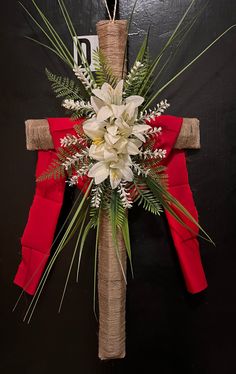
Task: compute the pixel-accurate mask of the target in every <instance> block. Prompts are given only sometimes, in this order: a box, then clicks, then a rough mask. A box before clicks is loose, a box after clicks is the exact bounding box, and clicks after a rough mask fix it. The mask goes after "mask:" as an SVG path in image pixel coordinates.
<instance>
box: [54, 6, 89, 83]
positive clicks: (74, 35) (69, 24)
mask: <svg viewBox="0 0 236 374" xmlns="http://www.w3.org/2000/svg"><path fill="white" fill-rule="evenodd" d="M57 2H58V4H59V6H60V9H61V12H62V15H63V18H64V20H65V23H66V26H67V29H68V31H69V33H70V35H71V38H72V40H73V38H75V39H76V43H75V47H76V49H77V52H78V54H79V57H80V59H81V61H82V63H83V65H84V68H85V69H86V72H87V74H89V76H90V79H91V81H92V82H93V83H95V80H94V76H93V73H92V71H91V69H90V67H89V64H88V61H87V59H86V57H85V55H84V52H83V50H82V48H81V45H80V42H79V40H78V38H77V33H76V30H75V28H74V25H73V22H72V20H71V18H70V15H69V13H68V10H67V8H66V6H65V4H64V1H63V0H57Z"/></svg>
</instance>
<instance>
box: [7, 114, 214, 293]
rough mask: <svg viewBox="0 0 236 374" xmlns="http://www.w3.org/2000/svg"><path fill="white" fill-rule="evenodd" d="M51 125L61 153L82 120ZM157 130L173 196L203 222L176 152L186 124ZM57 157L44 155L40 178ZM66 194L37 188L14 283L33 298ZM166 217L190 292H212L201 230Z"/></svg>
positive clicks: (176, 121)
mask: <svg viewBox="0 0 236 374" xmlns="http://www.w3.org/2000/svg"><path fill="white" fill-rule="evenodd" d="M48 122H49V126H50V131H51V135H52V138H53V143H54V147H55V149H57V147H58V146H60V138H62V137H63V136H65V135H66V134H68V133H70V134H72V133H74V130H73V126H74V125H75V124H81V123H82V120H79V121H74V122H73V121H71V120H70V119H68V118H49V119H48ZM151 125H152V126H158V127H159V126H161V127H162V129H163V131H162V134H161V135H160V136H158V137H157V139H156V143H155V147H156V148H162V149H166V151H167V156H166V158H165V161H164V164H165V165H166V167H167V174H168V189H169V192H170V193H171V194H172V195H173V196H174V197H176V198H177V199H178V200H179V201H180V202H181V203H182V205H184V206H185V207H186V208H187V209H188V210H189V212H190V213H191V214H192V215H193V217H195V219H196V220H197V218H198V217H197V210H196V208H195V204H194V201H193V196H192V192H191V189H190V186H189V181H188V173H187V167H186V161H185V154H184V151H179V150H174V149H173V147H174V144H175V142H176V139H177V137H178V134H179V131H180V128H181V125H182V118H180V117H173V116H160V117H157V118H156V119H155V120H152V121H151ZM53 157H55V153H54V151H40V152H39V156H38V164H37V170H36V175H40V174H41V173H42V172H43V171H44V170H45V169H46V168H47V166H48V165H49V164H50V162H51V160H52V159H53ZM85 181H87V178H83V179H82V178H81V179H80V180H79V183H78V187H79V188H80V189H82V188H83V187H84V183H85ZM64 188H65V181H64V180H53V179H50V180H47V181H44V182H38V183H37V184H36V193H35V197H34V201H33V204H32V207H31V209H30V214H29V219H28V222H27V225H26V228H25V231H24V234H23V237H22V240H21V242H22V261H21V263H20V266H19V268H18V271H17V274H16V276H15V279H14V282H15V283H16V284H17V285H19V286H20V287H22V288H24V290H25V291H26V292H28V293H29V294H34V292H35V290H36V288H37V285H38V282H39V280H40V277H41V275H42V272H43V270H44V268H45V265H46V262H47V260H48V257H49V255H50V249H51V245H52V241H53V236H54V233H55V228H56V224H57V220H58V216H59V213H60V209H61V205H62V201H63V195H64ZM166 216H167V220H168V223H169V227H170V232H171V235H172V238H173V241H174V245H175V248H176V251H177V254H178V258H179V261H180V266H181V268H182V272H183V276H184V279H185V282H186V286H187V289H188V291H189V292H191V293H196V292H200V291H202V290H203V289H205V288H206V287H207V282H206V278H205V274H204V270H203V267H202V263H201V258H200V252H199V244H198V241H197V238H196V236H197V235H196V233H197V228H196V227H194V225H193V224H192V223H190V222H189V220H188V219H186V217H184V216H181V218H182V220H184V222H185V223H186V224H187V225H190V226H191V227H192V229H193V230H194V231H195V233H192V232H190V231H189V230H187V229H186V228H184V227H183V226H181V225H180V224H179V223H178V222H177V221H176V220H175V219H174V218H173V217H172V216H171V215H170V214H169V213H168V212H166Z"/></svg>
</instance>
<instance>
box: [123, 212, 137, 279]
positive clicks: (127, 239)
mask: <svg viewBox="0 0 236 374" xmlns="http://www.w3.org/2000/svg"><path fill="white" fill-rule="evenodd" d="M122 234H123V239H124V242H125V247H126V251H127V255H128V259H129V263H130V269H131V274H132V278H134V270H133V263H132V252H131V244H130V236H129V221H128V217H127V218H126V219H125V222H124V225H123V226H122Z"/></svg>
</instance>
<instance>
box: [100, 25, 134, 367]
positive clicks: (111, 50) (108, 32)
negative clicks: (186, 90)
mask: <svg viewBox="0 0 236 374" xmlns="http://www.w3.org/2000/svg"><path fill="white" fill-rule="evenodd" d="M96 27H97V34H98V40H99V48H100V50H101V51H102V53H103V55H104V56H105V58H106V61H107V63H108V64H109V66H110V67H111V68H112V72H113V74H114V75H115V76H116V77H117V78H118V79H121V78H122V76H124V75H125V73H126V62H125V54H126V41H127V21H126V20H119V21H114V22H110V21H100V22H98V23H97V25H96ZM117 244H118V251H117V249H116V248H115V245H114V242H113V238H112V228H111V222H110V218H109V217H108V215H107V212H106V211H105V210H104V211H102V213H101V225H100V232H99V245H98V305H99V339H98V344H99V352H98V356H99V358H100V359H101V360H106V359H114V358H123V357H125V338H126V334H125V310H126V309H125V305H126V283H125V278H124V276H126V249H125V244H124V240H123V237H122V233H121V231H120V230H117ZM117 252H118V253H117ZM122 270H123V272H124V274H123V273H122Z"/></svg>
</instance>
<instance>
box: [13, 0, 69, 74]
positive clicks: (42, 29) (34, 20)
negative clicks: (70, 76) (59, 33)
mask: <svg viewBox="0 0 236 374" xmlns="http://www.w3.org/2000/svg"><path fill="white" fill-rule="evenodd" d="M19 4H20V6H21V7H22V8H23V9H24V10H25V12H26V13H27V14H28V16H29V17H30V18H31V19H32V20H33V22H34V23H35V24H36V25H37V27H38V28H39V29H40V30H41V31H42V33H43V34H44V35H45V36H46V38H47V39H48V40H49V41H50V43H51V44H52V45H53V47H54V48H55V50H57V52H58V53H59V54H60V53H61V50H60V48H59V47H58V45H57V44H56V43H55V42H54V41H53V39H52V37H50V35H49V34H48V33H47V32H46V31H45V30H44V28H43V27H42V26H41V25H40V24H39V23H38V21H37V20H36V19H35V18H34V17H33V15H32V14H31V13H30V12H29V11H28V9H27V8H26V7H25V6H24V5H23V4H22V3H21V2H20V1H19ZM62 54H63V56H64V57H65V59H66V61H67V64H68V65H69V66H70V67H71V66H72V65H73V64H72V63H71V62H70V60H69V59H68V57H66V56H65V55H64V53H62ZM63 61H64V60H63Z"/></svg>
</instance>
